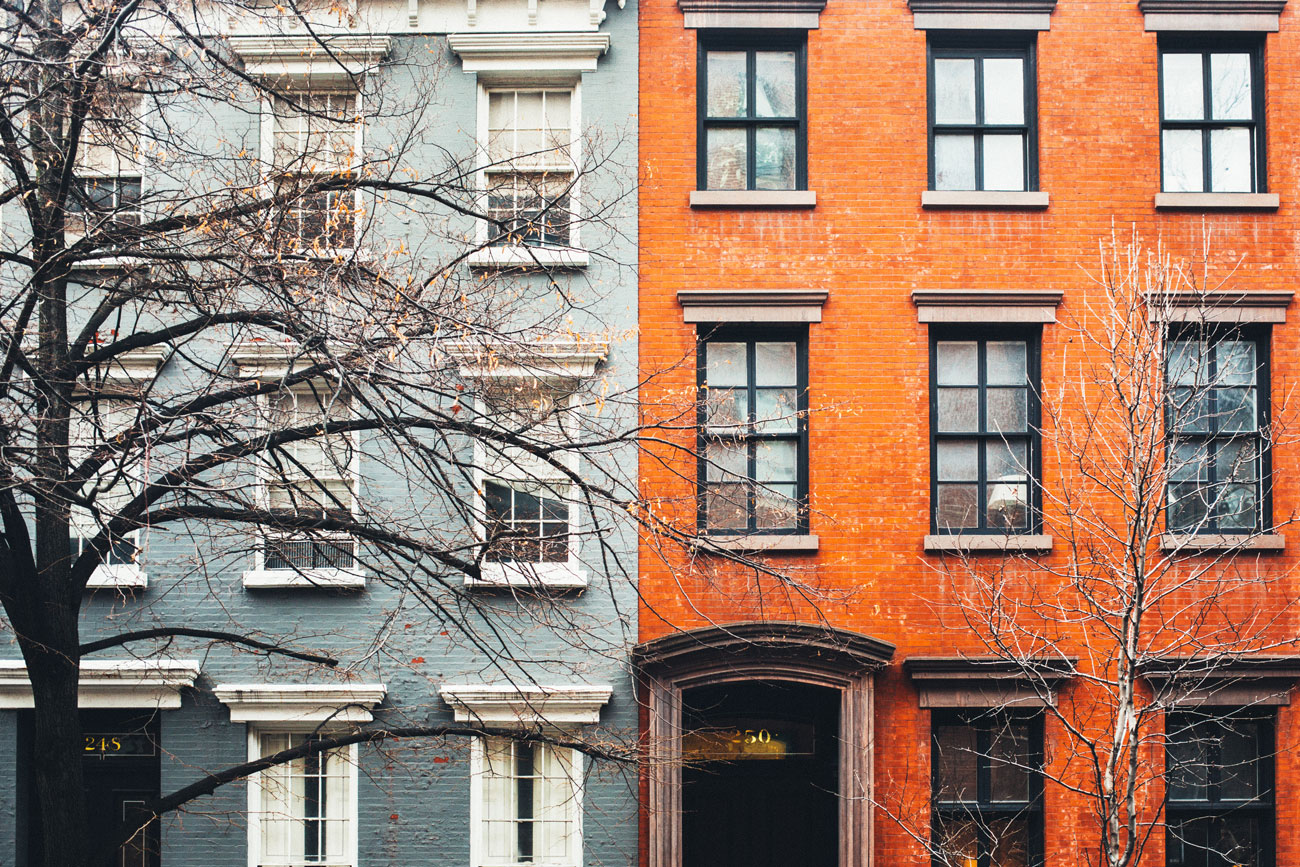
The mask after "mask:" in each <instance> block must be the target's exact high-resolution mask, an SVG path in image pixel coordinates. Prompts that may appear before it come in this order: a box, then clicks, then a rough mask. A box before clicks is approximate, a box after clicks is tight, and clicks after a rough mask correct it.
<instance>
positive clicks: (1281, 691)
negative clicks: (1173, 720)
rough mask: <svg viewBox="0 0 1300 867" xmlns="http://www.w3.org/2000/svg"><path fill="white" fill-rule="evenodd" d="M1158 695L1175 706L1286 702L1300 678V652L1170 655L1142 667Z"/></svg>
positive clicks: (1261, 704)
mask: <svg viewBox="0 0 1300 867" xmlns="http://www.w3.org/2000/svg"><path fill="white" fill-rule="evenodd" d="M1141 674H1142V676H1143V677H1144V678H1145V679H1146V680H1147V681H1148V682H1150V683H1151V684H1152V685H1153V686H1154V688H1155V692H1156V699H1157V700H1163V701H1165V702H1168V703H1169V704H1171V705H1172V706H1173V707H1201V706H1213V705H1221V706H1230V707H1251V706H1263V707H1269V706H1273V707H1276V706H1284V705H1289V704H1290V703H1291V694H1290V693H1291V689H1292V687H1294V686H1295V683H1296V680H1297V679H1300V656H1241V657H1236V658H1232V657H1217V658H1214V657H1190V656H1169V657H1163V658H1160V659H1154V660H1149V661H1147V662H1146V663H1144V664H1143V665H1142V666H1141Z"/></svg>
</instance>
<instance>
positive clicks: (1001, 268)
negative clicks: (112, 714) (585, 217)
mask: <svg viewBox="0 0 1300 867" xmlns="http://www.w3.org/2000/svg"><path fill="white" fill-rule="evenodd" d="M1284 5H1285V3H1284V0H1283V2H1271V0H1270V2H1256V0H1204V2H1190V0H1141V2H1140V3H1139V2H1136V0H1101V2H1087V3H1085V2H1075V0H1059V2H1055V3H1054V2H1053V0H912V2H911V4H910V6H909V5H908V4H905V3H904V2H902V0H890V2H881V3H866V2H861V0H829V2H824V0H821V2H819V0H642V2H641V8H640V13H639V14H640V27H641V31H640V32H641V45H642V55H641V56H642V63H641V75H640V86H641V96H640V99H641V113H640V118H641V119H640V141H641V190H640V208H641V217H640V268H641V271H640V346H641V349H640V352H641V363H642V368H643V371H644V372H645V374H646V375H647V376H648V377H650V378H649V380H648V383H649V384H648V386H647V387H646V389H645V390H644V392H643V402H644V404H645V406H646V413H647V415H648V416H649V420H651V421H656V422H659V423H661V424H663V425H664V430H663V431H662V432H661V433H662V439H664V440H666V441H667V442H668V443H671V445H669V444H664V445H662V446H658V447H655V448H652V449H651V450H650V451H648V452H647V453H646V454H645V456H644V457H643V459H642V462H641V482H642V486H643V491H645V492H646V493H647V494H648V495H650V497H651V500H650V502H651V512H650V514H649V515H647V517H648V518H650V519H652V520H654V521H659V522H662V523H663V525H664V526H665V527H667V528H669V529H670V531H671V532H673V533H678V534H680V535H681V536H682V537H684V538H686V539H688V540H689V539H693V540H694V541H692V542H691V543H690V544H688V545H681V546H678V545H671V544H667V543H665V542H663V541H662V539H650V540H648V541H645V542H644V543H643V546H642V551H641V557H640V587H641V593H642V597H643V605H642V609H641V612H640V636H641V640H642V645H641V647H640V649H639V663H640V667H641V671H642V672H643V675H644V676H643V682H644V692H643V697H644V700H645V703H646V709H645V713H644V725H645V729H646V732H647V736H648V743H649V744H650V749H651V750H652V754H653V756H654V757H655V758H656V759H658V760H659V761H658V762H657V763H653V764H652V765H651V766H650V768H651V769H650V770H649V771H648V772H647V775H646V779H645V781H644V792H643V794H644V797H645V799H646V800H645V811H644V815H643V828H642V841H643V863H644V865H645V867H678V865H683V867H697V865H704V864H706V863H722V864H731V863H735V864H740V863H742V862H743V863H746V864H747V865H748V864H759V865H765V864H768V863H772V864H775V863H778V862H785V863H788V862H791V861H793V862H795V863H800V864H807V865H809V867H813V865H817V867H831V865H839V867H850V865H854V867H856V865H877V867H894V865H923V864H927V863H935V864H952V865H960V867H1012V865H1031V864H1045V865H1057V864H1059V865H1064V864H1084V863H1087V864H1094V863H1126V862H1123V861H1122V860H1117V859H1119V858H1121V857H1122V856H1121V854H1119V853H1122V850H1123V846H1124V845H1125V844H1126V842H1127V841H1128V839H1129V834H1131V833H1132V831H1133V830H1135V831H1136V833H1137V834H1138V836H1139V838H1140V842H1141V847H1140V848H1141V852H1140V859H1139V860H1136V861H1133V862H1131V863H1140V864H1142V865H1161V864H1166V865H1169V867H1210V865H1216V867H1217V865H1229V864H1249V865H1252V867H1272V865H1283V864H1295V863H1300V840H1297V839H1296V837H1295V835H1294V833H1292V832H1291V830H1290V829H1292V828H1294V827H1295V825H1296V819H1297V813H1298V810H1297V804H1298V803H1300V755H1297V751H1296V745H1297V744H1300V715H1298V714H1297V712H1296V711H1295V710H1293V709H1292V708H1291V707H1290V706H1289V694H1290V693H1289V690H1290V689H1291V688H1292V685H1293V682H1294V680H1293V679H1294V677H1295V676H1296V675H1297V674H1300V665H1298V664H1295V663H1294V662H1293V659H1292V657H1293V655H1294V654H1295V652H1296V649H1295V648H1294V646H1293V645H1292V641H1293V640H1294V638H1295V636H1296V635H1297V634H1298V633H1300V630H1298V629H1297V618H1296V612H1295V610H1294V606H1295V601H1294V600H1295V597H1296V592H1295V591H1296V586H1297V585H1296V583H1295V581H1294V580H1293V579H1292V578H1291V577H1290V576H1291V575H1292V573H1293V572H1294V567H1295V560H1294V558H1295V551H1296V547H1297V545H1300V539H1298V538H1297V537H1296V534H1295V531H1294V528H1293V527H1292V526H1291V522H1292V520H1293V516H1294V515H1295V514H1296V512H1297V510H1298V509H1300V502H1298V501H1297V500H1298V497H1300V488H1298V487H1297V484H1296V479H1297V478H1300V453H1298V452H1297V448H1296V446H1295V443H1294V438H1292V437H1289V436H1288V435H1287V434H1286V430H1287V420H1288V419H1292V418H1293V417H1294V413H1295V408H1294V407H1293V406H1289V405H1288V401H1289V399H1290V398H1289V395H1290V393H1291V391H1292V389H1293V387H1294V385H1295V380H1294V374H1293V371H1294V370H1295V369H1296V367H1295V355H1296V352H1297V349H1300V337H1298V336H1297V334H1296V330H1295V329H1296V323H1295V321H1294V317H1291V320H1290V321H1288V317H1287V313H1288V305H1289V303H1290V300H1291V294H1292V291H1293V284H1294V282H1295V280H1296V277H1297V270H1298V269H1297V264H1296V261H1297V259H1296V254H1297V241H1296V239H1297V229H1300V226H1298V225H1297V220H1296V214H1297V211H1296V204H1297V200H1300V160H1297V158H1296V156H1295V154H1294V152H1293V148H1292V146H1291V144H1292V142H1293V141H1294V140H1295V138H1296V126H1297V124H1298V123H1300V90H1298V89H1297V88H1295V87H1294V86H1292V83H1293V82H1294V81H1295V79H1296V76H1297V73H1300V69H1298V68H1297V67H1298V66H1300V24H1298V23H1297V22H1296V20H1295V10H1294V9H1286V8H1283V7H1284ZM1134 237H1137V238H1139V239H1140V240H1141V242H1142V243H1144V244H1145V249H1146V250H1148V251H1157V250H1158V251H1160V252H1161V253H1163V254H1164V255H1166V256H1167V257H1168V259H1166V260H1163V261H1165V262H1167V263H1172V264H1166V265H1161V264H1160V262H1161V261H1162V260H1159V259H1155V260H1153V259H1151V258H1150V257H1148V256H1147V254H1146V253H1135V252H1133V250H1132V249H1131V248H1130V246H1129V245H1130V243H1131V242H1132V239H1133V238H1134ZM1114 238H1118V242H1117V243H1116V244H1113V245H1112V240H1113V239H1114ZM1107 251H1109V252H1107ZM1182 263H1189V265H1188V268H1189V271H1187V272H1184V276H1183V277H1180V276H1179V274H1178V272H1177V271H1176V266H1178V265H1180V264H1182ZM1130 265H1131V266H1132V267H1131V268H1129V267H1128V266H1130ZM1108 329H1109V331H1108ZM1116 329H1118V331H1116ZM1116 334H1118V337H1116ZM1108 340H1109V341H1110V343H1111V345H1112V346H1113V347H1114V349H1113V351H1107V350H1106V349H1105V344H1106V343H1107V341H1108ZM1125 365H1127V368H1125ZM1124 369H1128V370H1129V371H1130V372H1131V373H1132V374H1133V382H1134V383H1144V384H1145V385H1146V386H1149V387H1152V388H1153V389H1154V391H1153V393H1152V394H1151V395H1148V394H1142V395H1139V396H1138V397H1136V398H1134V401H1135V402H1134V404H1133V405H1132V406H1131V407H1128V408H1129V409H1142V410H1143V411H1144V413H1145V415H1144V416H1143V417H1141V418H1138V419H1137V420H1136V421H1134V420H1133V419H1132V418H1130V419H1129V422H1131V424H1130V426H1129V427H1127V428H1126V427H1125V426H1124V424H1125V423H1124V422H1123V421H1120V420H1119V419H1120V418H1121V416H1124V413H1123V412H1112V410H1114V409H1115V406H1114V403H1115V400H1116V394H1117V393H1123V392H1110V391H1108V390H1107V378H1108V374H1113V373H1115V371H1116V370H1120V371H1122V370H1124ZM1111 379H1112V380H1113V377H1111ZM1112 384H1113V382H1112ZM1107 401H1110V403H1107ZM1123 408H1124V407H1120V409H1123ZM1139 415H1141V414H1139ZM1108 443H1109V444H1110V446H1108V445H1107V444H1108ZM1111 446H1114V448H1112V447H1111ZM1121 446H1122V447H1121ZM1129 446H1132V447H1133V448H1132V449H1131V450H1129V451H1130V454H1128V455H1127V456H1126V454H1125V450H1126V449H1127V448H1128V447H1129ZM1142 447H1145V449H1146V452H1145V456H1144V458H1142V459H1138V458H1135V457H1134V454H1136V452H1137V451H1141V449H1142ZM1130 459H1132V461H1131V462H1132V463H1133V465H1134V466H1139V467H1144V468H1146V469H1147V470H1149V472H1150V473H1152V474H1153V475H1150V476H1149V478H1147V479H1146V480H1144V481H1142V482H1141V483H1140V484H1137V483H1135V484H1137V487H1138V488H1140V490H1139V491H1138V493H1132V490H1131V489H1130V493H1131V494H1132V496H1133V497H1134V499H1133V500H1132V501H1131V502H1128V501H1126V500H1125V498H1124V497H1123V496H1120V495H1119V494H1115V492H1113V491H1112V492H1107V491H1106V490H1105V489H1104V486H1103V482H1105V481H1106V478H1102V476H1105V474H1106V473H1107V472H1111V471H1115V472H1116V475H1114V476H1111V477H1107V478H1110V479H1112V480H1113V479H1126V480H1127V481H1126V482H1125V484H1128V483H1129V482H1132V481H1133V478H1134V477H1133V476H1132V474H1130V475H1128V476H1125V475H1124V473H1123V472H1122V470H1123V468H1125V467H1128V466H1129V463H1130ZM1116 468H1119V470H1117V469H1116ZM1139 475H1140V474H1139ZM1121 493H1122V492H1121ZM1126 502H1128V505H1131V506H1132V508H1131V509H1128V508H1126ZM1130 530H1134V532H1133V533H1130V532H1128V531H1130ZM1134 540H1136V541H1134ZM1129 555H1133V556H1129ZM1138 555H1141V557H1142V558H1145V559H1144V560H1142V564H1143V565H1140V566H1133V562H1134V557H1136V556H1138ZM1125 563H1127V564H1128V566H1125V565H1123V564H1125ZM1151 563H1154V564H1156V565H1155V566H1151V565H1150V564H1151ZM1117 564H1118V565H1117ZM1129 566H1133V571H1132V572H1128V571H1125V570H1126V569H1128V568H1129ZM1153 569H1154V571H1152V570H1153ZM1099 575H1100V576H1102V577H1103V578H1107V579H1109V581H1110V584H1109V587H1110V589H1108V590H1107V591H1105V592H1100V591H1097V590H1096V587H1097V586H1098V583H1097V582H1098V580H1099V579H1098V576H1099ZM1147 580H1150V581H1151V582H1152V587H1151V588H1150V589H1152V590H1153V596H1154V598H1153V599H1145V598H1144V599H1142V601H1140V602H1138V603H1137V604H1136V607H1133V605H1132V604H1131V603H1132V592H1133V591H1134V583H1135V582H1136V583H1139V584H1140V583H1143V582H1145V581H1147ZM1101 583H1103V584H1104V583H1106V582H1105V581H1102V582H1101ZM1089 588H1091V589H1089ZM1089 594H1092V595H1089ZM1081 600H1082V601H1081ZM1108 601H1109V603H1114V606H1112V607H1111V608H1107V607H1106V605H1107V604H1108ZM1125 605H1129V606H1130V607H1128V608H1125ZM1000 606H1005V607H1000ZM1117 611H1118V612H1120V614H1122V612H1123V611H1139V612H1140V613H1142V614H1143V615H1145V617H1146V619H1145V620H1144V622H1143V623H1142V624H1140V625H1139V626H1138V627H1137V628H1136V629H1135V631H1134V632H1133V633H1132V634H1131V635H1130V634H1128V633H1124V632H1123V631H1122V630H1123V629H1124V628H1125V618H1124V617H1123V616H1120V615H1116V612H1117ZM1112 615H1115V616H1112ZM1117 624H1118V626H1117ZM1116 629H1119V630H1120V631H1119V632H1116ZM1128 638H1132V641H1131V642H1127V644H1128V646H1129V650H1128V651H1125V650H1124V647H1125V646H1126V640H1127V639H1128ZM1139 669H1140V670H1139ZM1127 684H1132V685H1133V687H1134V688H1135V689H1136V690H1137V694H1138V697H1137V699H1136V700H1135V702H1134V703H1133V704H1132V705H1131V706H1132V707H1133V708H1135V709H1136V710H1135V712H1136V713H1137V714H1138V716H1139V717H1140V718H1141V719H1140V723H1139V724H1138V725H1137V727H1136V728H1133V729H1126V728H1125V725H1126V724H1122V723H1120V722H1117V720H1119V719H1120V718H1121V717H1123V716H1124V714H1123V713H1121V710H1123V708H1125V707H1129V705H1126V704H1125V701H1127V699H1125V698H1124V695H1123V693H1124V689H1125V686H1126V685H1127ZM1072 727H1073V729H1074V730H1073V731H1071V728H1072ZM1125 732H1127V733H1128V734H1127V736H1125ZM1112 738H1118V741H1117V746H1115V747H1114V748H1110V747H1108V746H1107V744H1108V743H1110V741H1111V739H1112ZM1093 746H1097V749H1098V750H1099V751H1100V752H1099V753H1097V752H1093V751H1092V747H1093ZM1130 748H1131V749H1132V750H1133V752H1132V755H1135V756H1138V757H1139V759H1140V760H1139V761H1138V762H1137V763H1136V764H1134V765H1133V766H1132V770H1131V775H1132V778H1133V786H1134V794H1133V796H1132V798H1131V799H1130V800H1131V802H1132V804H1133V805H1134V807H1135V809H1136V811H1137V814H1138V815H1137V818H1136V819H1135V820H1134V822H1135V823H1134V824H1133V825H1132V826H1131V831H1130V832H1125V831H1124V830H1123V826H1124V817H1122V816H1121V817H1119V826H1118V827H1120V831H1119V832H1118V833H1117V834H1116V835H1113V836H1112V838H1111V841H1112V843H1113V844H1114V845H1115V846H1116V847H1118V848H1117V849H1116V853H1112V857H1111V860H1110V861H1109V862H1107V861H1106V860H1104V859H1103V857H1102V852H1101V848H1102V843H1101V840H1102V836H1101V831H1100V824H1099V821H1098V817H1097V815H1096V810H1097V809H1099V805H1104V804H1118V805H1124V804H1126V803H1128V802H1127V801H1125V800H1124V796H1123V795H1122V794H1121V795H1118V796H1115V797H1109V798H1108V797H1105V796H1104V795H1099V794H1098V792H1099V791H1100V788H1099V787H1103V782H1102V780H1101V778H1100V776H1099V769H1100V768H1103V767H1104V765H1105V762H1104V760H1099V759H1097V756H1098V755H1101V756H1103V759H1104V756H1105V755H1114V756H1116V757H1122V756H1125V755H1129V753H1128V752H1126V751H1127V750H1129V749H1130ZM682 759H685V760H686V761H681V760H682ZM760 759H762V761H760ZM1121 764H1122V763H1121ZM1124 773H1125V772H1124V771H1123V768H1121V770H1120V777H1121V778H1124ZM778 793H784V794H778ZM792 793H802V794H792ZM818 793H821V794H818ZM828 840H829V841H830V842H829V843H828V842H827V841H828Z"/></svg>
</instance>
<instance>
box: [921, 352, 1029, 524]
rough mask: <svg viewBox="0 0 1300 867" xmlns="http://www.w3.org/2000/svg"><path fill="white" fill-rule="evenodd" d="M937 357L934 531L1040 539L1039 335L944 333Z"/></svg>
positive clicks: (933, 422)
mask: <svg viewBox="0 0 1300 867" xmlns="http://www.w3.org/2000/svg"><path fill="white" fill-rule="evenodd" d="M930 352H931V357H930V371H931V373H930V418H931V422H930V438H931V467H930V478H931V480H932V481H931V502H932V503H933V528H934V532H936V533H1032V532H1034V531H1035V529H1036V528H1037V525H1038V523H1039V521H1038V507H1037V503H1038V499H1039V493H1038V489H1037V488H1038V466H1039V455H1038V452H1039V432H1038V424H1039V419H1038V416H1039V401H1038V335H1037V334H1028V333H1024V332H1015V331H1009V332H1005V333H1000V334H997V335H996V336H993V335H991V334H979V335H973V334H964V333H961V332H956V333H949V332H943V331H940V332H938V333H936V334H934V335H932V339H931V343H930Z"/></svg>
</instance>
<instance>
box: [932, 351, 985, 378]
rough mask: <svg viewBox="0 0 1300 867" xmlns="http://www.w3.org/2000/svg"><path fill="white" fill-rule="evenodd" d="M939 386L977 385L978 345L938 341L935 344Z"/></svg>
mask: <svg viewBox="0 0 1300 867" xmlns="http://www.w3.org/2000/svg"><path fill="white" fill-rule="evenodd" d="M935 360H936V362H937V363H938V367H939V375H938V378H937V380H936V381H937V382H938V384H939V385H978V384H979V344H978V343H976V342H975V341H974V340H963V341H954V340H940V341H938V342H937V343H936V344H935Z"/></svg>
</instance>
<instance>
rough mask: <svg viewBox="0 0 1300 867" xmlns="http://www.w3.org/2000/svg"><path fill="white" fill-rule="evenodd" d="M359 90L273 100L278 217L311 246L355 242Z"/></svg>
mask: <svg viewBox="0 0 1300 867" xmlns="http://www.w3.org/2000/svg"><path fill="white" fill-rule="evenodd" d="M359 110H360V96H359V94H357V93H356V91H346V92H344V91H340V92H323V93H322V92H315V91H295V92H288V93H285V94H284V95H281V96H278V97H275V98H274V99H272V100H271V103H270V112H269V118H270V122H269V141H268V142H267V144H268V145H269V147H270V156H271V158H270V163H271V166H272V167H273V169H274V171H275V172H276V185H275V186H276V193H277V196H278V197H279V198H280V199H281V206H280V207H279V208H278V209H277V211H276V213H275V216H274V219H275V220H277V221H278V227H277V228H279V229H280V230H281V231H283V233H284V234H285V235H286V236H287V237H288V238H290V239H295V240H296V241H297V242H298V243H300V244H301V245H302V246H303V247H304V248H307V249H345V248H351V247H353V246H355V243H356V222H357V219H358V217H359V214H360V209H359V204H358V203H359V199H358V197H357V191H356V189H355V188H354V187H353V186H352V185H351V183H350V182H351V179H352V177H353V170H354V168H355V166H356V164H357V161H358V158H359V154H360V152H361V136H362V131H363V129H364V124H363V123H362V122H361V116H360V113H359Z"/></svg>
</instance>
